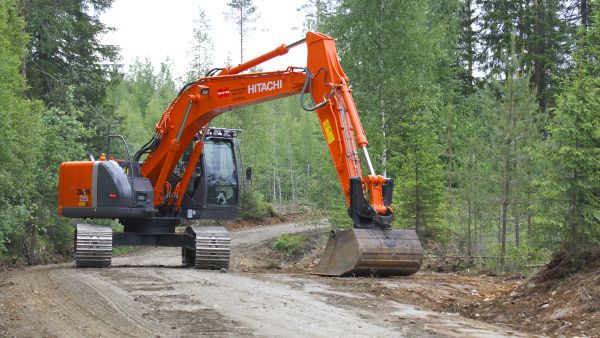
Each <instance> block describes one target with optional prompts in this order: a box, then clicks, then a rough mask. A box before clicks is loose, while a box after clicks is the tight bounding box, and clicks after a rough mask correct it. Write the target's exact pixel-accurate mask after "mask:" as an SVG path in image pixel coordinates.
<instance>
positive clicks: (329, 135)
mask: <svg viewBox="0 0 600 338" xmlns="http://www.w3.org/2000/svg"><path fill="white" fill-rule="evenodd" d="M323 130H324V131H325V137H326V138H327V144H331V142H333V141H335V136H333V130H331V125H330V124H329V120H327V119H325V121H323Z"/></svg>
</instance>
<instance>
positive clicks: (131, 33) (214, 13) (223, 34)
mask: <svg viewBox="0 0 600 338" xmlns="http://www.w3.org/2000/svg"><path fill="white" fill-rule="evenodd" d="M227 2H228V1H227V0H204V1H201V0H196V1H193V0H172V1H167V0H163V1H159V0H115V1H114V3H113V5H112V8H111V9H109V10H108V11H106V12H104V13H102V14H101V15H100V19H101V20H102V22H104V23H105V24H106V25H108V26H109V27H113V28H114V29H115V30H114V31H113V32H109V33H107V34H105V35H104V36H103V37H102V40H101V41H102V43H104V44H111V45H117V46H119V47H120V50H121V56H122V60H121V62H122V63H123V65H124V68H123V69H124V70H125V71H126V70H127V69H128V66H129V65H130V64H131V63H132V62H133V61H134V60H135V58H136V57H137V58H140V59H144V58H146V57H147V58H149V59H150V61H151V62H152V64H153V65H154V66H155V67H158V65H159V64H160V63H161V62H163V61H165V60H166V59H167V58H168V59H169V60H170V62H171V64H172V70H173V73H174V76H175V78H176V79H177V78H179V77H181V76H182V75H183V74H184V73H185V72H186V71H187V69H188V62H189V61H188V60H189V50H190V46H191V41H192V38H193V29H194V19H196V18H197V16H198V14H197V13H198V9H199V8H202V9H203V10H204V11H205V13H206V15H207V16H208V18H209V21H210V22H209V23H210V26H211V31H210V36H211V37H212V40H213V44H214V58H213V61H214V63H215V64H214V67H223V66H224V65H225V63H226V61H227V59H230V60H231V61H232V65H237V64H238V63H239V61H240V60H239V58H240V56H239V48H240V47H239V35H238V34H237V33H236V29H235V28H236V27H235V26H234V25H233V23H231V22H230V21H228V20H227V19H226V18H225V15H224V13H225V12H226V11H227V9H228V7H227ZM304 2H305V0H278V1H277V0H254V3H255V5H256V7H257V12H259V13H260V17H259V19H258V20H257V21H256V22H255V24H254V25H255V27H256V29H255V30H254V31H252V32H250V35H249V36H248V38H247V39H246V40H245V42H244V60H246V61H247V60H249V59H251V58H254V57H256V56H259V55H261V54H264V53H265V52H268V51H270V50H272V49H274V48H276V47H277V46H279V45H281V44H289V43H292V42H294V41H297V40H299V39H301V38H303V34H302V23H303V22H304V13H303V12H301V11H298V10H297V9H298V8H300V7H301V6H302V4H303V3H304ZM304 65H306V48H305V47H304V45H302V46H299V47H296V48H294V49H292V50H291V51H290V52H289V53H288V54H287V55H284V56H280V57H278V58H276V59H274V60H271V61H269V62H267V63H264V64H263V65H261V67H262V68H263V69H264V70H265V71H269V70H281V69H286V68H287V67H288V66H304Z"/></svg>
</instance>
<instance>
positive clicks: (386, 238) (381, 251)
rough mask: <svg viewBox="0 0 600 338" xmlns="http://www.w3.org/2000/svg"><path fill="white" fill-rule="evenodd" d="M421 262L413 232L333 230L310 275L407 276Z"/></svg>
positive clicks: (413, 271) (415, 236) (420, 254)
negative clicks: (321, 255)
mask: <svg viewBox="0 0 600 338" xmlns="http://www.w3.org/2000/svg"><path fill="white" fill-rule="evenodd" d="M422 261H423V248H422V247H421V242H420V241H419V237H418V236H417V233H416V232H415V231H413V230H384V229H346V230H333V231H332V233H331V234H330V236H329V239H328V241H327V246H326V247H325V252H324V253H323V257H322V258H321V260H320V261H319V264H318V265H317V267H316V268H315V270H314V271H313V274H317V275H324V276H369V275H372V276H409V275H412V274H414V273H416V272H417V271H419V268H420V267H421V263H422Z"/></svg>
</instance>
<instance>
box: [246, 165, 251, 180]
mask: <svg viewBox="0 0 600 338" xmlns="http://www.w3.org/2000/svg"><path fill="white" fill-rule="evenodd" d="M246 181H248V182H252V167H248V168H246Z"/></svg>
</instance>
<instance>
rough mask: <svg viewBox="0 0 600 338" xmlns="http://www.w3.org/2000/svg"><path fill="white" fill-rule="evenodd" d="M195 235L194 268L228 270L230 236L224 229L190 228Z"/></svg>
mask: <svg viewBox="0 0 600 338" xmlns="http://www.w3.org/2000/svg"><path fill="white" fill-rule="evenodd" d="M191 228H192V231H193V232H194V234H195V235H196V242H195V244H196V252H195V264H194V266H195V268H196V269H212V270H219V269H229V257H230V252H231V235H230V234H229V232H228V231H227V230H226V229H225V228H224V227H201V226H192V227H191Z"/></svg>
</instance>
